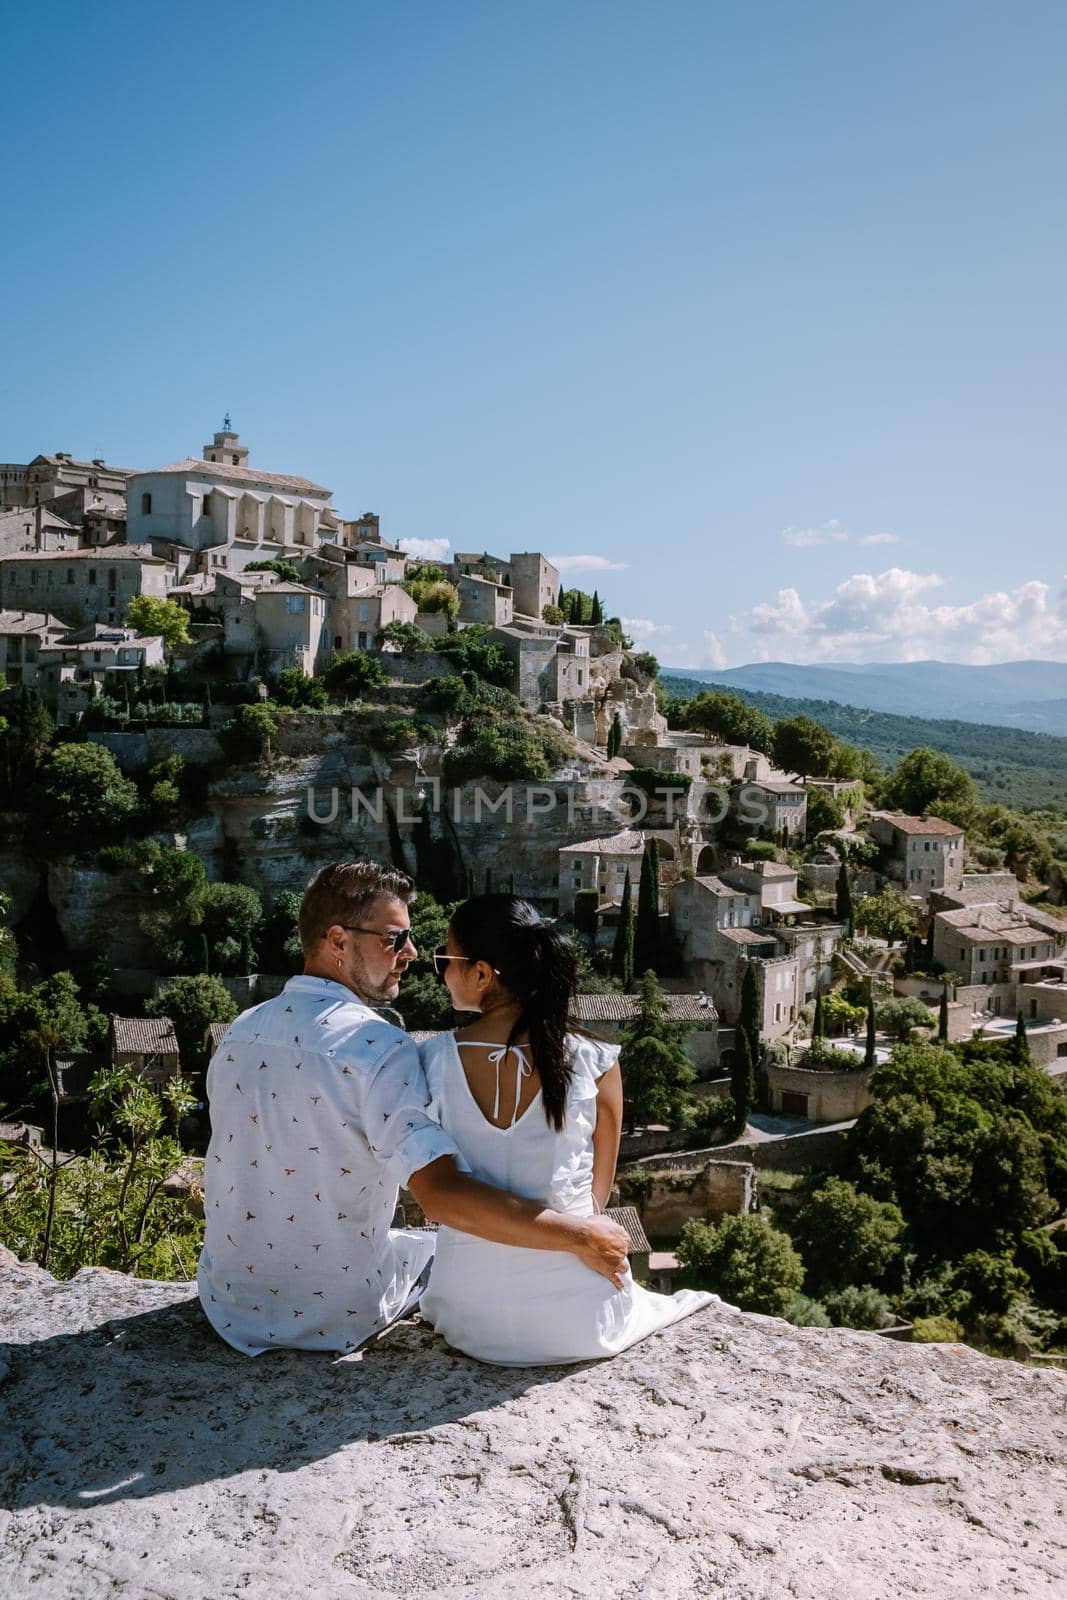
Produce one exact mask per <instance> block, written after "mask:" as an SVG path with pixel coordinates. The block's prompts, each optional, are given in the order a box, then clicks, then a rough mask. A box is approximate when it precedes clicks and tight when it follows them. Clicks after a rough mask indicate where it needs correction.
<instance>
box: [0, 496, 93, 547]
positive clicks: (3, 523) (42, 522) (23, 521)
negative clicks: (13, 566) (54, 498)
mask: <svg viewBox="0 0 1067 1600" xmlns="http://www.w3.org/2000/svg"><path fill="white" fill-rule="evenodd" d="M81 542H82V538H81V531H80V530H79V529H78V528H76V527H75V526H74V524H73V523H72V522H68V521H67V519H66V518H65V517H61V516H59V515H57V513H56V512H55V511H54V510H53V509H52V507H51V506H48V505H39V506H25V507H23V509H22V510H21V511H4V512H0V555H12V556H17V555H26V554H29V553H30V552H33V551H37V550H43V551H52V550H77V549H78V548H79V546H80V545H81Z"/></svg>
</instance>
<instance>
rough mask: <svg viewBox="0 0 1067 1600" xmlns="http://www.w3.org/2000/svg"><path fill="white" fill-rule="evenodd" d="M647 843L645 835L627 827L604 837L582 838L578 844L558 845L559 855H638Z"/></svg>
mask: <svg viewBox="0 0 1067 1600" xmlns="http://www.w3.org/2000/svg"><path fill="white" fill-rule="evenodd" d="M646 843H647V835H645V834H643V833H638V831H637V829H636V828H627V829H626V830H625V831H624V832H623V833H613V834H609V835H608V836H607V838H604V839H583V840H582V841H581V842H580V843H578V844H565V845H561V846H560V852H559V853H560V855H561V856H562V855H568V854H572V853H573V854H575V855H586V856H588V855H600V856H634V855H640V854H641V853H642V852H643V850H644V848H645V844H646Z"/></svg>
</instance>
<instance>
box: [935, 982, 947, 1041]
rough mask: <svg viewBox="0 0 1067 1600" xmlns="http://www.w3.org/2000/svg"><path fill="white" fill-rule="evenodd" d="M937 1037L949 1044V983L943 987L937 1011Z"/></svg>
mask: <svg viewBox="0 0 1067 1600" xmlns="http://www.w3.org/2000/svg"><path fill="white" fill-rule="evenodd" d="M937 1037H938V1039H939V1041H940V1042H941V1044H948V984H947V983H946V984H943V985H942V987H941V1004H940V1006H939V1007H938V1012H937Z"/></svg>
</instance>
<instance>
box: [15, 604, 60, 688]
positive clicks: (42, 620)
mask: <svg viewBox="0 0 1067 1600" xmlns="http://www.w3.org/2000/svg"><path fill="white" fill-rule="evenodd" d="M66 631H67V625H66V623H64V622H60V620H59V618H58V617H53V616H49V614H48V613H47V612H42V611H0V672H2V673H3V675H4V677H5V678H6V679H7V682H8V686H9V687H10V688H12V689H18V688H21V687H23V686H25V687H26V688H29V689H32V688H34V687H35V686H36V683H37V674H38V671H39V669H40V657H41V650H42V648H43V647H44V646H46V645H48V644H51V643H52V642H53V641H54V640H55V639H57V638H59V637H60V636H61V635H62V634H64V633H66Z"/></svg>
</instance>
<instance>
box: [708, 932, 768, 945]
mask: <svg viewBox="0 0 1067 1600" xmlns="http://www.w3.org/2000/svg"><path fill="white" fill-rule="evenodd" d="M719 934H720V936H721V937H722V938H723V939H729V940H730V942H731V943H732V944H774V942H775V939H774V934H773V933H770V932H768V931H767V930H764V931H762V932H761V931H760V930H759V929H758V928H720V929H719Z"/></svg>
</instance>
